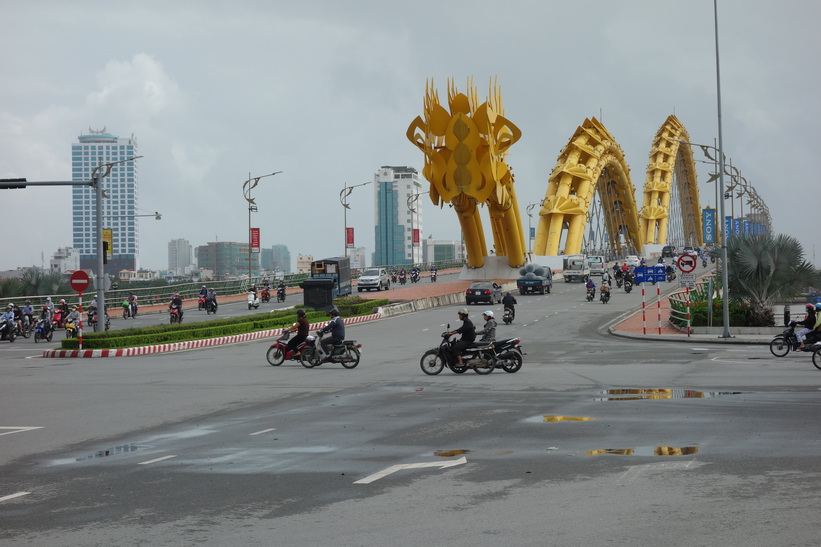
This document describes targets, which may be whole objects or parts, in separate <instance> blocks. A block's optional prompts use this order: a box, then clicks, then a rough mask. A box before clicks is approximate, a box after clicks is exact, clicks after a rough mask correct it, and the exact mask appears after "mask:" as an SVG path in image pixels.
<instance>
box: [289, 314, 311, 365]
mask: <svg viewBox="0 0 821 547" xmlns="http://www.w3.org/2000/svg"><path fill="white" fill-rule="evenodd" d="M309 329H310V325H309V324H308V320H307V319H305V310H303V309H302V308H300V309H298V310H297V311H296V323H294V325H293V326H292V327H291V328H289V329H285V332H295V333H296V336H294V337H292V338H291V339H290V340H288V344H287V345H286V346H285V348H286V352H288V351H290V352H292V356H293V357H299V353H297V352H296V348H298V347H299V345H300V344H301V343H302V342H304V341H305V340H306V339H307V338H308V331H309Z"/></svg>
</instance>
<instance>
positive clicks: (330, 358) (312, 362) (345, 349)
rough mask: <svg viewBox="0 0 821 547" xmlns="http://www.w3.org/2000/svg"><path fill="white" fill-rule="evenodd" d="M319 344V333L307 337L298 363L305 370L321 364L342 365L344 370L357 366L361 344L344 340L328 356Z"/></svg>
mask: <svg viewBox="0 0 821 547" xmlns="http://www.w3.org/2000/svg"><path fill="white" fill-rule="evenodd" d="M318 342H320V336H319V332H317V334H316V336H308V338H307V339H306V340H305V345H304V346H303V347H302V355H300V357H299V361H300V362H301V363H302V366H303V367H305V368H313V367H317V366H319V365H321V364H322V363H342V366H343V367H345V368H354V367H356V365H358V364H359V358H360V356H361V350H360V349H359V348H361V347H362V344H357V343H356V340H344V341H343V342H342V343H341V344H336V345H335V346H334V347H333V349H332V350H331V353H330V355H328V354H326V353H325V349H324V348H323V347H322V344H321V343H318Z"/></svg>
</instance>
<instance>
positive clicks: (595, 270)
mask: <svg viewBox="0 0 821 547" xmlns="http://www.w3.org/2000/svg"><path fill="white" fill-rule="evenodd" d="M587 265H588V266H589V267H590V275H604V270H606V269H607V262H605V260H604V257H603V256H597V255H590V256H588V257H587Z"/></svg>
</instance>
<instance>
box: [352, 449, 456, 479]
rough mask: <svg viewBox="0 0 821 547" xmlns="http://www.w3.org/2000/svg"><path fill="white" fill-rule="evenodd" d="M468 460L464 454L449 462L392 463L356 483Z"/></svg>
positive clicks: (447, 465)
mask: <svg viewBox="0 0 821 547" xmlns="http://www.w3.org/2000/svg"><path fill="white" fill-rule="evenodd" d="M467 462H468V460H467V458H466V457H464V456H462V457H461V458H459V459H458V460H452V461H447V462H424V463H403V464H400V465H392V466H390V467H388V468H387V469H383V470H382V471H380V472H378V473H374V474H373V475H368V476H367V477H365V478H364V479H359V480H358V481H354V484H370V483H372V482H374V481H377V480H379V479H381V478H384V477H387V476H388V475H390V474H392V473H396V472H397V471H402V470H403V469H422V468H425V467H438V468H439V469H445V468H447V467H453V466H455V465H462V464H465V463H467Z"/></svg>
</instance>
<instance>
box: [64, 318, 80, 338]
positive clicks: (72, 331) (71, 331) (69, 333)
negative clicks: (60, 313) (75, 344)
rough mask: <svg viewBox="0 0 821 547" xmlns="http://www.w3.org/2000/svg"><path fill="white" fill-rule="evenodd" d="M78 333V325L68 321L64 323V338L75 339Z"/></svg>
mask: <svg viewBox="0 0 821 547" xmlns="http://www.w3.org/2000/svg"><path fill="white" fill-rule="evenodd" d="M79 332H80V328H79V325H77V323H75V322H74V321H72V320H71V319H69V320H68V321H66V338H77V335H78V334H79Z"/></svg>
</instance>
